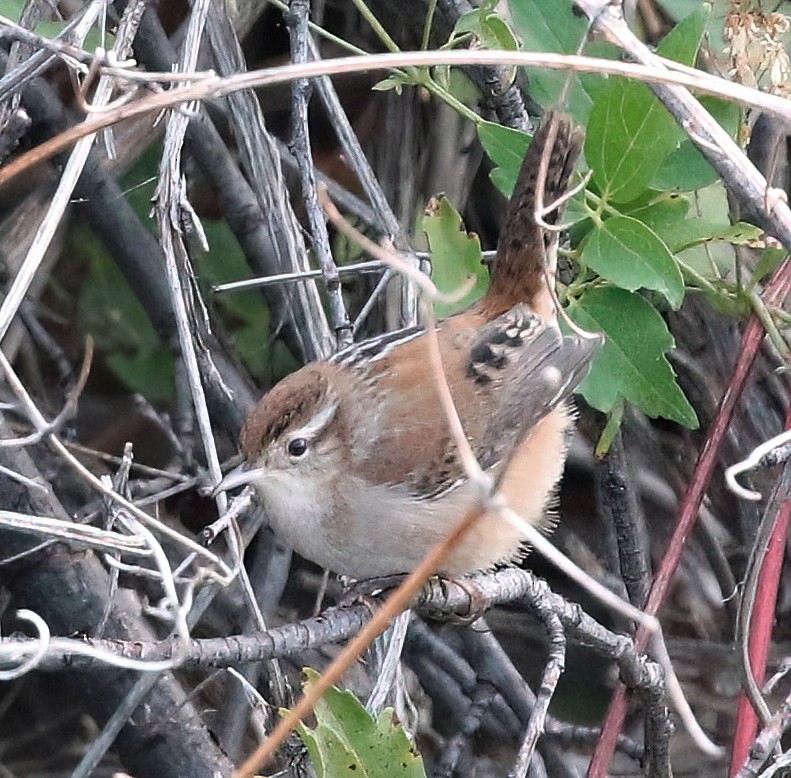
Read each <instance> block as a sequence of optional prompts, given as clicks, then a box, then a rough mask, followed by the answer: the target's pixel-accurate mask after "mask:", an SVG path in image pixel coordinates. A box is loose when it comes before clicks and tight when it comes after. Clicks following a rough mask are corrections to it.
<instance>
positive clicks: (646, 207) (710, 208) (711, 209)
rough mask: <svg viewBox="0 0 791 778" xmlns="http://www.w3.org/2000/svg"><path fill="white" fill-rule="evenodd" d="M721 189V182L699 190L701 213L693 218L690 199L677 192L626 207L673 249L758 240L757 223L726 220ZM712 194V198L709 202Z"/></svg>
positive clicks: (725, 204)
mask: <svg viewBox="0 0 791 778" xmlns="http://www.w3.org/2000/svg"><path fill="white" fill-rule="evenodd" d="M721 189H722V188H721V187H719V186H718V187H708V188H707V189H706V190H704V191H703V192H700V193H699V194H698V197H697V198H696V202H697V205H698V207H697V208H696V212H697V211H700V213H701V214H702V215H701V216H696V217H694V218H691V219H689V218H687V214H688V212H689V207H690V201H689V199H688V198H686V197H682V196H680V195H678V194H676V193H674V192H671V193H666V194H662V195H659V196H658V197H657V198H655V199H653V200H651V201H649V202H647V203H641V204H640V205H638V206H637V207H636V208H630V207H627V208H625V209H624V210H625V211H626V212H627V213H628V214H629V215H630V216H633V217H634V218H635V219H639V220H640V221H641V222H643V223H644V224H645V225H646V226H648V227H650V228H651V229H652V230H653V231H654V232H655V233H656V234H657V235H658V236H659V237H660V238H661V239H662V240H663V241H664V242H665V243H666V244H667V246H668V247H669V248H670V250H671V251H672V252H674V253H678V252H679V251H682V250H684V249H686V248H689V247H690V246H697V245H700V244H702V243H709V242H711V241H726V242H727V243H733V244H736V245H743V244H746V243H752V242H753V241H756V240H758V239H759V238H760V237H761V234H762V232H761V230H760V229H759V228H758V227H756V226H755V225H753V224H748V223H747V222H737V223H736V224H729V223H728V222H725V221H723V218H724V214H725V213H726V210H727V203H726V202H725V201H724V200H722V201H720V198H719V197H718V196H717V195H718V192H719V190H721ZM712 198H713V202H711V203H709V202H708V201H709V200H710V199H712Z"/></svg>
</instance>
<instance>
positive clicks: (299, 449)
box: [288, 438, 308, 459]
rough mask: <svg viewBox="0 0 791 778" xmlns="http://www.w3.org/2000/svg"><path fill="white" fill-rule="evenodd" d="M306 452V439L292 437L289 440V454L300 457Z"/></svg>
mask: <svg viewBox="0 0 791 778" xmlns="http://www.w3.org/2000/svg"><path fill="white" fill-rule="evenodd" d="M307 452H308V441H307V440H305V438H294V440H291V441H289V444H288V453H289V456H292V457H295V458H297V459H298V458H300V457H304V456H305V454H307Z"/></svg>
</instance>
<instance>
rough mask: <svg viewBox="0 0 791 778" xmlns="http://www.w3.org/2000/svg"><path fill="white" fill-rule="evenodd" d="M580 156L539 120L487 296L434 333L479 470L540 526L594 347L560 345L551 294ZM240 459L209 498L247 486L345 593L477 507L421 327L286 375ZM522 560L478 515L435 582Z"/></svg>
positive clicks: (494, 521)
mask: <svg viewBox="0 0 791 778" xmlns="http://www.w3.org/2000/svg"><path fill="white" fill-rule="evenodd" d="M581 146H582V133H581V131H580V130H579V129H577V128H575V126H574V125H573V123H572V121H571V120H570V119H569V118H568V117H566V116H564V115H562V114H558V113H554V112H550V113H547V114H546V115H545V117H544V120H543V122H542V124H541V127H540V128H539V130H538V131H537V132H536V133H535V135H534V138H533V140H532V143H531V145H530V146H529V148H528V151H527V154H526V156H525V159H524V162H523V164H522V167H521V170H520V173H519V177H518V179H517V183H516V186H515V189H514V194H513V195H512V197H511V200H510V202H509V205H508V209H507V212H506V218H505V223H504V227H503V230H502V233H501V236H500V239H499V242H498V247H497V254H496V257H495V259H494V261H493V263H492V265H491V268H490V275H491V277H490V284H489V288H488V291H487V292H486V294H485V295H484V296H483V297H482V298H481V299H480V300H479V301H478V302H476V303H474V304H473V305H471V306H470V307H469V308H468V309H466V310H465V311H462V312H461V313H458V314H455V315H452V316H450V317H448V318H447V319H445V320H443V321H441V322H439V323H438V325H437V328H436V332H437V338H438V342H439V349H440V354H441V358H442V365H443V371H444V375H445V378H446V381H447V383H448V386H449V389H450V393H451V396H452V398H453V402H454V405H455V407H456V410H457V412H458V415H459V418H460V420H461V423H462V427H463V429H464V434H465V436H466V438H467V440H468V441H469V444H470V446H471V448H472V450H473V452H474V454H475V456H476V458H477V460H478V462H479V464H480V466H481V467H482V468H483V470H484V471H485V472H486V473H488V474H489V475H490V476H491V477H492V479H493V482H494V483H495V485H496V487H495V488H496V489H497V492H498V494H500V495H502V497H503V498H504V499H505V500H506V501H507V503H508V505H509V506H510V507H511V508H513V509H514V510H515V511H516V512H517V513H518V514H519V515H520V516H521V517H522V518H523V519H524V520H525V521H527V522H528V523H530V524H531V525H534V526H541V527H544V526H547V522H548V520H547V518H546V517H547V512H548V508H550V506H551V505H552V503H553V501H554V499H555V494H556V487H557V483H558V481H559V479H560V477H561V474H562V471H563V466H564V461H565V455H566V448H567V444H568V438H569V435H570V433H571V430H572V428H573V421H574V413H573V411H572V410H571V408H570V404H569V398H570V396H571V394H572V393H573V392H574V390H575V389H576V387H577V386H578V385H579V383H580V382H581V381H582V379H583V378H584V377H585V375H586V373H587V371H588V367H589V364H590V362H591V359H592V357H593V356H594V354H595V352H596V349H597V348H598V346H599V343H600V341H599V338H597V337H586V336H585V335H584V334H582V333H572V334H567V335H564V334H563V333H562V332H561V330H560V328H559V326H558V321H557V311H556V304H555V300H556V298H555V296H554V294H553V289H552V287H553V285H554V273H555V265H556V256H557V244H558V232H557V229H552V227H553V226H555V225H557V224H558V222H559V218H560V215H561V213H562V210H563V205H562V202H559V201H560V200H561V198H562V197H563V196H564V195H565V194H566V192H567V189H568V185H569V180H570V176H571V174H572V172H573V169H574V166H575V164H576V162H577V159H578V157H579V154H580V150H581ZM545 206H549V207H548V208H547V207H545ZM542 213H544V214H545V215H544V216H541V214H542ZM547 225H548V226H549V229H548V228H547ZM240 447H241V452H242V455H243V458H244V463H243V465H242V466H241V467H240V468H237V469H236V470H235V471H232V472H231V473H229V474H228V475H226V476H225V478H223V480H222V481H221V483H220V484H219V486H218V487H217V489H218V490H219V489H229V488H234V487H237V486H240V485H243V484H252V485H254V486H255V489H256V491H257V493H258V495H259V498H260V499H261V501H262V502H263V505H264V507H265V510H266V512H267V514H268V517H269V520H270V523H271V526H272V529H273V530H274V532H275V534H276V536H278V537H279V538H280V540H281V541H282V542H283V543H284V544H285V545H287V546H289V547H290V548H291V549H293V550H294V551H296V552H298V553H299V554H300V555H301V556H303V557H305V558H306V559H308V560H311V561H313V562H315V563H317V564H319V565H321V566H322V567H324V568H327V569H329V570H331V571H333V572H335V573H337V574H339V575H344V576H347V577H350V578H353V579H357V580H365V579H369V578H377V577H386V576H391V575H397V574H402V573H408V572H410V571H411V570H412V569H414V568H415V567H416V566H417V565H418V564H419V563H420V561H421V559H422V558H423V557H424V555H425V554H426V552H427V551H428V549H430V548H431V547H432V546H433V545H434V544H435V543H437V542H438V541H440V540H442V539H444V538H445V537H447V536H448V535H449V534H450V532H451V531H452V530H453V528H454V525H455V524H456V523H457V522H458V521H459V520H460V519H461V518H462V517H463V516H464V515H465V513H466V512H467V511H468V510H470V509H471V507H472V506H474V505H475V504H476V500H478V499H479V496H478V492H477V491H476V489H477V486H476V484H475V483H473V482H472V481H471V480H470V478H469V477H468V475H467V473H466V472H465V470H464V468H463V466H462V463H461V461H460V456H459V451H458V446H457V443H456V440H455V439H454V437H453V435H452V434H451V432H450V428H449V425H448V422H447V421H446V419H445V415H444V412H443V407H442V405H441V402H440V398H439V394H438V391H437V387H436V383H435V380H434V377H433V375H432V371H431V368H430V364H429V361H428V356H427V349H426V329H425V328H424V327H421V326H415V327H409V328H406V329H402V330H398V331H395V332H389V333H385V334H383V335H379V336H376V337H373V338H370V339H367V340H364V341H362V342H360V343H357V344H354V345H352V346H350V347H348V348H345V349H344V350H342V351H340V352H338V353H337V354H335V355H334V356H333V357H331V358H330V359H328V360H325V361H319V362H315V363H312V364H308V365H306V366H304V367H302V368H301V369H299V370H297V371H296V372H294V373H292V374H291V375H289V376H287V377H286V378H285V379H283V380H282V381H280V382H279V383H278V384H276V385H275V386H274V387H273V388H272V389H271V390H270V391H269V392H268V393H267V394H265V395H264V396H263V398H262V399H261V400H260V401H259V403H258V404H257V406H256V407H255V408H254V409H253V411H252V412H251V413H250V415H249V417H248V419H247V421H246V423H245V425H244V428H243V431H242V434H241V440H240ZM523 549H524V535H523V531H522V530H520V529H519V528H518V527H517V526H515V525H514V524H512V523H509V522H508V521H506V520H505V519H504V518H502V517H501V515H500V514H499V513H496V512H494V511H489V512H488V513H486V514H485V515H484V516H483V517H482V518H481V519H480V520H479V521H478V522H477V523H476V524H475V525H474V526H473V527H472V529H471V530H470V531H469V532H468V533H467V535H466V536H465V537H464V538H463V539H462V541H461V543H460V544H459V545H458V546H457V547H456V548H455V550H453V552H452V553H451V554H450V555H449V556H448V557H447V558H446V559H445V561H444V562H443V563H442V566H441V569H440V570H439V571H438V572H439V573H440V574H442V575H446V576H451V577H458V576H463V575H465V574H467V573H471V572H474V571H479V570H485V569H489V568H492V567H493V566H495V565H498V564H508V563H511V562H514V561H516V560H518V559H519V558H520V556H521V555H522V553H523Z"/></svg>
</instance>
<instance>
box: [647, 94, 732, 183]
mask: <svg viewBox="0 0 791 778" xmlns="http://www.w3.org/2000/svg"><path fill="white" fill-rule="evenodd" d="M700 102H701V104H702V105H703V107H704V108H706V109H707V110H708V111H709V113H710V114H711V115H712V116H713V117H714V118H715V119H716V120H717V121H718V122H719V124H720V125H722V127H723V129H725V130H726V132H727V133H728V134H729V135H730V136H731V137H735V136H736V133H737V131H738V128H739V122H740V119H741V108H740V107H739V106H738V105H736V103H731V102H726V101H725V100H718V99H716V98H712V97H705V96H704V97H702V98H701V99H700ZM718 178H719V174H718V173H717V171H716V170H715V169H714V168H713V167H712V166H711V165H710V164H709V163H708V162H707V161H706V158H705V157H704V156H703V154H702V153H701V152H700V151H699V150H698V149H697V148H696V147H695V144H694V143H692V141H691V140H690V139H689V138H687V139H686V140H684V141H682V143H681V145H680V146H679V147H678V148H677V149H676V150H675V151H673V152H671V154H670V155H669V156H668V157H667V159H666V160H665V161H664V163H663V165H662V167H661V168H660V169H659V170H658V171H657V173H656V175H655V176H654V177H653V178H652V179H651V186H652V187H653V188H655V189H678V190H679V191H681V192H692V191H694V190H695V189H702V188H703V187H705V186H709V184H713V183H714V182H715V181H716V180H717V179H718Z"/></svg>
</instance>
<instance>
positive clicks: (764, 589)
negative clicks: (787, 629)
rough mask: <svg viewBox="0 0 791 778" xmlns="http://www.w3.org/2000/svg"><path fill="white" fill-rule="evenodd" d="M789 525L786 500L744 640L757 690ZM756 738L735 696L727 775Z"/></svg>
mask: <svg viewBox="0 0 791 778" xmlns="http://www.w3.org/2000/svg"><path fill="white" fill-rule="evenodd" d="M786 429H791V410H789V412H788V415H787V416H786ZM790 523H791V500H786V501H785V502H784V503H783V505H782V506H781V508H780V511H779V512H778V514H777V516H776V518H775V526H774V528H773V530H772V537H771V539H770V540H769V546H768V548H767V551H766V557H765V558H764V564H763V566H762V567H761V570H760V572H759V574H758V575H759V577H758V587H757V590H756V591H757V595H756V599H755V605H754V607H753V613H752V618H751V619H750V625H749V630H748V635H747V638H748V640H749V643H748V647H747V652H748V654H749V657H750V666H751V667H752V671H753V675H754V676H755V681H756V683H757V684H758V686H762V685H763V682H764V679H765V678H766V662H767V658H768V656H769V646H770V645H771V642H772V627H773V625H774V620H775V610H776V608H777V592H778V589H779V587H780V573H781V572H782V570H783V559H784V557H785V548H786V538H787V535H788V527H789V524H790ZM757 734H758V716H757V715H756V712H755V709H754V708H753V706H752V703H751V702H750V700H749V698H748V697H747V695H746V694H745V693H744V691H742V693H741V694H740V695H739V708H738V711H737V714H736V731H735V732H734V735H733V749H732V751H731V766H730V771H729V775H730V776H731V777H732V778H733V776H735V775H736V774H737V773H738V772H739V770H740V769H741V767H742V765H743V764H744V763H745V762H746V760H747V756H748V755H749V752H750V746H751V744H752V742H753V741H754V740H755V737H756V735H757Z"/></svg>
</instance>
